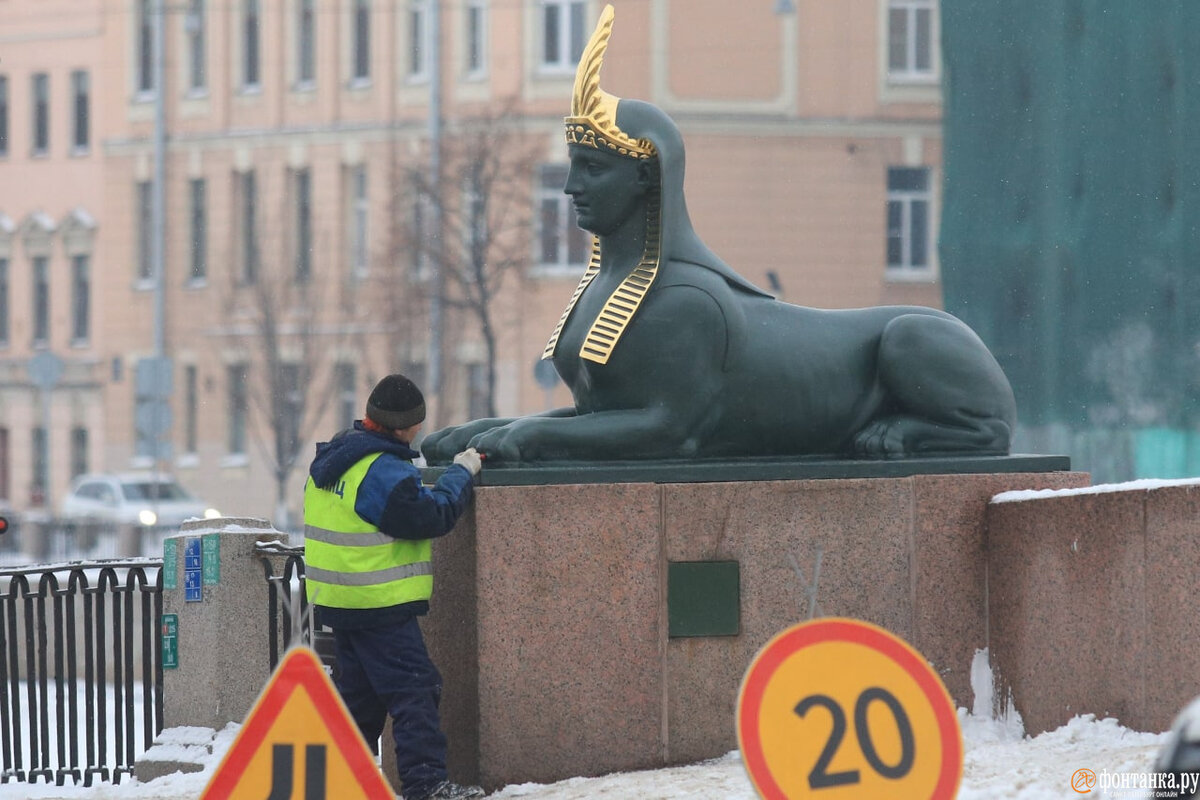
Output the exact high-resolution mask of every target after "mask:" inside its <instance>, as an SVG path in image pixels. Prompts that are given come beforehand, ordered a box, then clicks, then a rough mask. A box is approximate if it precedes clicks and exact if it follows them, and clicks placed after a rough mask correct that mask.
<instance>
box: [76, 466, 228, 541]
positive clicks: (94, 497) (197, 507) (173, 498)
mask: <svg viewBox="0 0 1200 800" xmlns="http://www.w3.org/2000/svg"><path fill="white" fill-rule="evenodd" d="M61 511H62V517H63V519H66V520H92V521H95V522H108V523H113V524H118V525H142V526H145V527H160V528H161V527H178V526H179V525H180V524H182V523H183V522H184V521H185V520H189V519H212V518H213V517H219V516H221V512H220V511H217V509H215V508H213V507H212V506H210V505H209V504H208V503H206V502H204V501H203V500H200V499H199V498H197V497H195V496H194V495H193V494H192V493H191V492H189V491H188V490H187V489H185V488H183V486H181V485H180V484H179V482H178V481H176V480H175V479H174V478H172V477H170V476H169V475H151V474H123V475H81V476H79V477H78V478H76V479H75V480H74V481H73V482H72V483H71V489H70V491H69V492H68V493H67V496H66V497H65V498H63V501H62V509H61Z"/></svg>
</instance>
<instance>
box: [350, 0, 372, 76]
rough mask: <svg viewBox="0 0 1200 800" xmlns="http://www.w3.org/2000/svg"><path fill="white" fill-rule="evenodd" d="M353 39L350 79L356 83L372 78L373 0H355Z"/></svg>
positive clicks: (352, 23)
mask: <svg viewBox="0 0 1200 800" xmlns="http://www.w3.org/2000/svg"><path fill="white" fill-rule="evenodd" d="M351 25H352V41H351V48H350V52H351V61H352V63H351V69H350V80H351V82H352V83H354V84H363V83H368V82H369V81H370V80H371V1H370V0H354V19H353V20H352V22H351Z"/></svg>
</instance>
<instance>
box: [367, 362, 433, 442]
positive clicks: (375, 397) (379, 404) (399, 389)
mask: <svg viewBox="0 0 1200 800" xmlns="http://www.w3.org/2000/svg"><path fill="white" fill-rule="evenodd" d="M367 419H370V420H372V421H373V422H377V423H379V424H380V425H382V426H383V427H385V428H390V429H392V430H401V429H403V428H411V427H412V426H413V425H416V424H417V423H418V422H421V421H423V420H424V419H425V396H424V395H423V394H421V390H420V389H418V388H417V385H416V384H415V383H413V382H412V381H410V380H409V379H408V378H406V377H404V376H403V375H400V374H398V373H397V374H395V375H388V376H387V377H386V378H384V379H383V380H381V381H380V382H379V383H377V384H375V388H374V389H373V390H372V391H371V396H370V397H369V398H368V399H367Z"/></svg>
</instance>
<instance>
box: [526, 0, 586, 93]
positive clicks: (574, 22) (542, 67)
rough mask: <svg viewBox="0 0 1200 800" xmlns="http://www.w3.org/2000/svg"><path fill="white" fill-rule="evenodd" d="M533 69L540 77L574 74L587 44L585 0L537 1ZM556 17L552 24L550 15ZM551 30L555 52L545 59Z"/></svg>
mask: <svg viewBox="0 0 1200 800" xmlns="http://www.w3.org/2000/svg"><path fill="white" fill-rule="evenodd" d="M538 10H539V11H540V13H539V15H538V54H537V68H538V71H539V72H541V73H543V74H550V75H574V74H575V68H576V66H577V65H578V64H579V57H580V55H581V54H582V53H583V49H584V47H585V46H586V45H587V40H588V36H589V34H590V33H591V30H590V29H589V28H588V19H589V15H588V0H539V2H538ZM552 14H553V15H554V16H555V17H556V19H555V20H553V22H552V21H551V19H550V17H551V15H552ZM551 27H554V28H555V29H556V30H555V31H554V36H555V43H556V48H555V49H556V52H555V54H554V58H553V59H552V60H551V59H550V58H548V57H547V56H548V53H547V50H548V48H549V47H550V43H549V36H548V34H549V32H550V28H551Z"/></svg>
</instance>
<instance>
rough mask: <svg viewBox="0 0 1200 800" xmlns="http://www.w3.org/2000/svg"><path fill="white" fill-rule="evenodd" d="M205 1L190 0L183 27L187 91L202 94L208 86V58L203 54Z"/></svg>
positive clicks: (204, 44) (206, 27)
mask: <svg viewBox="0 0 1200 800" xmlns="http://www.w3.org/2000/svg"><path fill="white" fill-rule="evenodd" d="M204 6H205V0H191V2H190V3H189V4H188V10H187V16H186V17H184V20H183V27H184V30H185V31H186V32H187V48H188V54H187V55H188V90H189V91H191V92H194V93H198V92H203V91H204V90H205V88H207V86H208V57H207V54H206V53H205V47H206V46H207V45H206V40H207V38H208V36H207V34H208V19H207V16H206V9H205V7H204Z"/></svg>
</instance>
